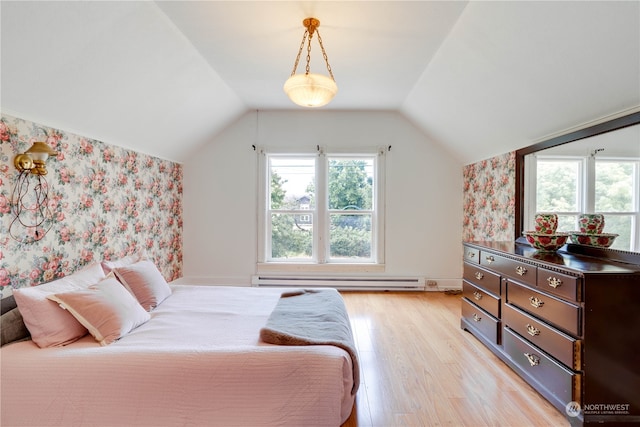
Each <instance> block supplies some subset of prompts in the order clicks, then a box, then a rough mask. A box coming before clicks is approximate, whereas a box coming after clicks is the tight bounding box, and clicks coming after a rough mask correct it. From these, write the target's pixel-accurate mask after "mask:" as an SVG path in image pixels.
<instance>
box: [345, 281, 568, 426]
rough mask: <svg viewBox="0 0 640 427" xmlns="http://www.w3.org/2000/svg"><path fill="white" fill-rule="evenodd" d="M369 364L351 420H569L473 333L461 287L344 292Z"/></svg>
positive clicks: (511, 423)
mask: <svg viewBox="0 0 640 427" xmlns="http://www.w3.org/2000/svg"><path fill="white" fill-rule="evenodd" d="M342 295H343V297H344V300H345V304H346V306H347V310H348V312H349V316H350V317H351V324H352V327H353V333H354V338H355V341H356V346H357V348H358V353H359V355H360V364H361V367H360V368H361V384H360V389H359V391H358V394H357V396H356V407H355V409H354V412H353V413H352V414H351V417H350V418H349V419H348V420H347V422H346V423H345V424H344V425H343V427H355V426H358V427H400V426H456V427H457V426H474V427H475V426H514V427H519V426H554V427H562V426H568V425H569V423H568V422H567V421H566V419H565V418H564V417H563V416H562V414H560V412H559V411H557V410H556V409H555V408H554V407H553V406H551V405H550V404H549V403H547V401H546V400H544V398H542V397H541V396H540V395H539V394H538V393H537V392H536V391H534V390H533V389H532V388H531V387H530V386H528V385H527V384H526V383H525V382H524V381H523V380H521V379H520V377H518V376H517V375H516V374H515V373H514V372H513V371H512V370H511V369H510V368H509V367H507V366H506V365H505V364H504V363H502V361H500V359H498V358H497V357H495V356H494V355H493V354H492V353H491V352H489V351H488V350H487V349H486V348H485V347H484V346H483V345H482V344H480V342H479V341H477V340H476V339H475V338H474V337H473V336H472V335H471V334H469V333H468V332H466V331H463V330H462V329H460V295H446V294H444V293H442V292H342Z"/></svg>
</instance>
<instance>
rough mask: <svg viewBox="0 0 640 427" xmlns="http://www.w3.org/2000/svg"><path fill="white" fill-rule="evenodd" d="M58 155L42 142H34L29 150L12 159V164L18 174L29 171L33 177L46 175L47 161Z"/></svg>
mask: <svg viewBox="0 0 640 427" xmlns="http://www.w3.org/2000/svg"><path fill="white" fill-rule="evenodd" d="M54 154H58V152H57V151H55V150H54V149H53V148H51V147H49V146H48V145H47V144H46V143H44V142H34V143H33V145H32V146H31V148H29V149H28V150H27V151H25V152H24V153H22V154H18V155H17V156H16V158H15V159H13V164H14V166H15V167H16V169H18V171H19V172H24V171H29V172H31V173H32V174H34V175H46V174H47V164H46V162H47V159H48V158H49V156H53V155H54Z"/></svg>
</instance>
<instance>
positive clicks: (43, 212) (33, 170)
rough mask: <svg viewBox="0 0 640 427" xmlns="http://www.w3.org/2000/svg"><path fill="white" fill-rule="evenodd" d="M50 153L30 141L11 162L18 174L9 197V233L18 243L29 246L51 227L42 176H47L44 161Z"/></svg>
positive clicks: (46, 186)
mask: <svg viewBox="0 0 640 427" xmlns="http://www.w3.org/2000/svg"><path fill="white" fill-rule="evenodd" d="M54 154H57V152H56V151H55V150H53V149H52V148H51V147H49V146H48V145H47V144H46V143H44V142H34V143H33V145H32V146H31V148H29V149H28V150H27V151H25V152H24V153H22V154H18V155H16V157H15V158H14V159H13V164H14V166H15V167H16V169H17V170H18V172H20V175H19V176H18V179H17V181H16V184H15V186H14V187H13V193H12V194H11V208H12V209H11V210H12V212H13V215H14V218H13V221H11V225H10V226H9V234H10V235H11V237H12V238H13V239H15V240H17V241H19V242H22V243H30V242H34V241H38V240H40V239H42V238H43V237H44V236H45V235H46V234H47V232H48V231H49V229H51V226H52V225H53V214H52V213H51V210H50V209H49V203H48V202H49V196H48V195H49V185H48V184H47V181H46V179H45V178H44V175H46V174H47V165H46V162H47V159H48V158H49V156H52V155H54ZM32 181H35V182H32ZM32 184H33V187H31V185H32Z"/></svg>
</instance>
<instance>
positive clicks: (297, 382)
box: [0, 285, 354, 427]
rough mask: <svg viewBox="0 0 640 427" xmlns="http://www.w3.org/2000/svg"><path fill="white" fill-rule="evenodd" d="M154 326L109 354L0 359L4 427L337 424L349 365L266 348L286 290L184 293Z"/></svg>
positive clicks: (31, 352) (27, 352)
mask: <svg viewBox="0 0 640 427" xmlns="http://www.w3.org/2000/svg"><path fill="white" fill-rule="evenodd" d="M172 288H173V294H172V295H171V296H170V297H169V298H168V299H167V300H165V301H164V302H163V303H162V304H161V305H160V306H159V307H158V308H157V309H156V310H154V311H153V312H152V313H151V320H150V321H149V322H147V323H146V324H144V325H142V326H140V327H139V328H137V329H135V330H134V331H132V332H131V333H130V334H128V335H127V336H125V337H123V338H122V339H120V340H119V341H117V342H115V343H113V344H111V345H109V346H107V347H101V346H100V345H99V344H98V343H96V342H95V341H94V340H93V338H92V337H91V336H85V337H84V338H82V339H81V340H80V341H78V342H76V343H73V344H71V345H68V346H66V347H58V348H47V349H40V348H38V347H37V346H36V345H35V344H33V343H32V342H21V343H15V344H10V345H8V346H5V347H3V348H2V350H1V364H2V365H1V366H2V371H1V380H2V385H1V396H0V397H1V401H2V406H1V415H0V421H1V422H0V425H2V426H3V427H10V426H30V427H33V426H53V425H55V426H225V427H226V426H243V427H244V426H339V425H340V424H341V423H342V422H344V421H345V420H346V419H347V418H348V417H349V414H350V413H351V409H352V407H353V402H354V396H351V393H350V391H351V387H352V384H353V375H352V365H351V359H350V357H349V355H348V354H347V352H345V351H344V350H342V349H340V348H337V347H333V346H304V347H285V346H274V345H269V344H265V343H262V342H260V341H259V331H260V328H261V327H263V326H264V325H265V323H266V320H267V318H268V317H269V314H270V313H271V311H272V309H273V307H274V306H275V305H276V303H277V301H278V298H279V297H280V294H281V293H282V289H264V288H259V289H258V288H239V287H218V286H215V287H213V286H211V287H210V286H186V285H174V286H172Z"/></svg>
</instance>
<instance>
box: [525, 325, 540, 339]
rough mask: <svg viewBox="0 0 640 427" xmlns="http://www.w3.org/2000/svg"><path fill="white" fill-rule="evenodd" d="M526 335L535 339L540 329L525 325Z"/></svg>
mask: <svg viewBox="0 0 640 427" xmlns="http://www.w3.org/2000/svg"><path fill="white" fill-rule="evenodd" d="M527 333H528V334H529V335H531V336H532V337H535V336H536V335H540V329H538V328H536V327H535V326H531V325H530V324H528V323H527Z"/></svg>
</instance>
